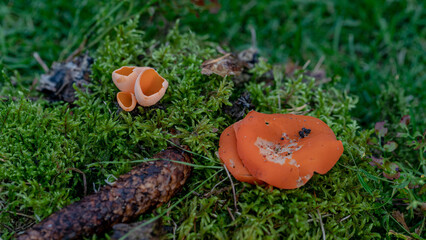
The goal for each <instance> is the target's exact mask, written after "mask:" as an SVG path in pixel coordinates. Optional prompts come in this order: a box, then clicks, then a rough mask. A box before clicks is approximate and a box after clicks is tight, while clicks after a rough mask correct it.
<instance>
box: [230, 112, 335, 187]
mask: <svg viewBox="0 0 426 240" xmlns="http://www.w3.org/2000/svg"><path fill="white" fill-rule="evenodd" d="M236 137H237V150H238V155H239V156H240V158H241V160H242V162H243V163H244V166H245V167H246V168H247V169H248V171H249V172H250V173H251V174H252V175H253V176H254V177H255V178H257V179H260V180H262V181H264V182H266V183H268V184H270V185H273V186H275V187H278V188H282V189H294V188H298V187H301V186H303V185H305V184H306V183H307V182H308V180H309V179H310V178H311V177H312V176H313V174H314V172H317V173H320V174H325V173H327V172H328V171H329V170H330V169H331V168H332V167H333V166H334V165H335V164H336V162H337V161H338V160H339V158H340V156H341V155H342V154H343V145H342V142H341V141H339V140H336V136H335V135H334V132H333V131H332V130H331V129H330V128H329V127H328V126H327V124H325V123H324V122H323V121H321V120H320V119H318V118H315V117H310V116H302V115H293V114H263V113H258V112H255V111H252V112H250V113H249V114H248V115H247V116H246V117H245V118H244V119H243V120H242V121H241V122H240V123H239V125H238V128H236Z"/></svg>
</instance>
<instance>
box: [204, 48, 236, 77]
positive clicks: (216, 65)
mask: <svg viewBox="0 0 426 240" xmlns="http://www.w3.org/2000/svg"><path fill="white" fill-rule="evenodd" d="M243 67H244V65H243V63H242V62H241V61H240V60H239V59H238V58H237V57H235V56H234V55H233V54H232V53H227V54H225V55H223V56H222V57H219V58H216V59H212V60H207V61H205V62H203V63H202V64H201V74H204V75H211V74H213V73H214V74H217V75H219V76H222V77H225V76H228V75H235V76H238V75H240V74H241V73H242V71H243Z"/></svg>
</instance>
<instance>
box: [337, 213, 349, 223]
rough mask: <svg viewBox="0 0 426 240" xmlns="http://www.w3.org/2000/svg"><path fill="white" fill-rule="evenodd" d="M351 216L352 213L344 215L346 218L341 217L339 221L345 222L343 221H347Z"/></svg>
mask: <svg viewBox="0 0 426 240" xmlns="http://www.w3.org/2000/svg"><path fill="white" fill-rule="evenodd" d="M351 216H352V215H351V214H349V215H348V216H346V217H344V218H342V219H340V221H339V222H343V221H345V220H346V219H348V218H350V217H351Z"/></svg>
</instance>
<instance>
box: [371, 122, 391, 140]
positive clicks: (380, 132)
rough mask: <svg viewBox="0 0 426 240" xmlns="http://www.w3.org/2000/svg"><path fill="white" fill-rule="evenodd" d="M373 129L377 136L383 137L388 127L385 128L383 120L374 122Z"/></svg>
mask: <svg viewBox="0 0 426 240" xmlns="http://www.w3.org/2000/svg"><path fill="white" fill-rule="evenodd" d="M374 130H375V131H376V134H377V136H379V137H384V136H386V134H387V133H388V129H387V128H385V122H376V125H375V126H374Z"/></svg>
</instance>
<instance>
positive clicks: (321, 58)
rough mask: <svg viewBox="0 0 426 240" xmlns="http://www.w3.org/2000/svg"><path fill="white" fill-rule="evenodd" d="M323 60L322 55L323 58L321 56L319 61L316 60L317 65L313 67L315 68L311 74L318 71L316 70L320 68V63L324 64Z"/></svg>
mask: <svg viewBox="0 0 426 240" xmlns="http://www.w3.org/2000/svg"><path fill="white" fill-rule="evenodd" d="M324 60H325V57H324V55H323V56H321V57H320V59H319V60H318V63H317V65H315V67H314V71H313V72H316V71H318V70H319V69H320V67H321V65H322V63H323V62H324Z"/></svg>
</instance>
